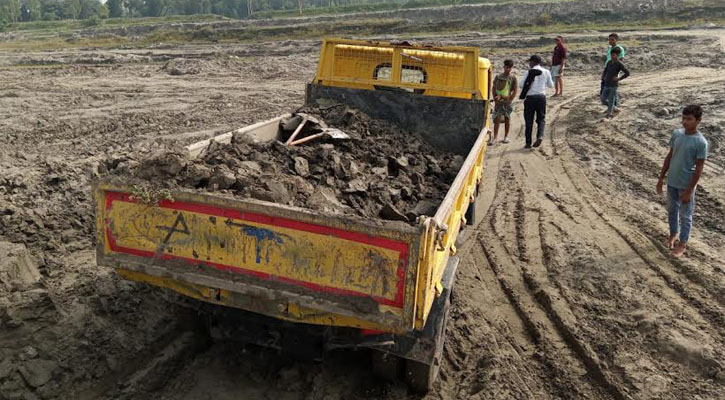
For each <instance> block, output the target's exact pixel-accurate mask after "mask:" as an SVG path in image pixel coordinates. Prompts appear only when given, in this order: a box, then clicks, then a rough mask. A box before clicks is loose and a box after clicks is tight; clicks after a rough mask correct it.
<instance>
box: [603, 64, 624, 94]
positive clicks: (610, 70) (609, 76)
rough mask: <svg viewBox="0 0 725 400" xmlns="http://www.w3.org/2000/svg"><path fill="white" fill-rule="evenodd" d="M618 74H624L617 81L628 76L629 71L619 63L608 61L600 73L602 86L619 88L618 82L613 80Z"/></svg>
mask: <svg viewBox="0 0 725 400" xmlns="http://www.w3.org/2000/svg"><path fill="white" fill-rule="evenodd" d="M620 72H624V75H622V76H621V77H619V81H621V80H622V79H624V78H626V77H628V76H629V70H628V69H627V67H625V66H624V64H622V62H621V61H619V60H617V61H612V60H610V61H609V62H608V63H607V66H606V67H604V72H603V73H602V79H603V80H604V86H609V87H614V86H619V81H616V80H614V78H615V77H617V76H619V73H620Z"/></svg>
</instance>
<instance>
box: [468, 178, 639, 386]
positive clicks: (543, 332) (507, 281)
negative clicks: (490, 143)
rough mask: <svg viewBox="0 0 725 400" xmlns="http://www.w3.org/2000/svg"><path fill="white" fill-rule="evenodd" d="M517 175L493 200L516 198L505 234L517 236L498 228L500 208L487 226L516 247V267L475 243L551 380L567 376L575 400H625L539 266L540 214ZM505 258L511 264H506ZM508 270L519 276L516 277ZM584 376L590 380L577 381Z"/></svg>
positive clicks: (501, 249)
mask: <svg viewBox="0 0 725 400" xmlns="http://www.w3.org/2000/svg"><path fill="white" fill-rule="evenodd" d="M517 172H518V173H516V174H515V175H518V176H517V178H516V179H515V180H514V181H515V182H517V185H516V187H515V189H512V188H511V185H510V183H509V184H508V185H507V189H505V190H504V191H502V193H501V194H500V195H497V197H499V198H505V199H508V200H513V199H512V197H514V196H515V197H516V199H517V200H516V203H515V207H514V209H513V211H514V213H515V215H516V217H515V218H514V225H515V226H514V227H513V229H509V230H508V231H509V232H512V231H513V232H515V236H516V237H515V238H512V237H506V236H505V235H502V234H501V232H500V231H499V230H498V229H497V225H499V223H498V221H497V218H496V216H497V215H500V214H501V212H499V211H500V206H498V207H495V208H493V209H492V211H491V212H490V214H489V215H490V217H489V219H488V222H489V225H490V227H491V229H492V230H493V232H494V233H495V234H496V236H497V237H499V238H501V237H503V238H504V241H505V242H510V241H515V242H517V247H516V249H517V251H518V253H519V254H518V261H519V262H517V261H516V260H515V258H516V255H515V254H513V253H512V252H510V251H506V246H505V244H504V243H498V242H489V241H483V240H482V238H481V235H479V237H478V239H479V243H480V244H481V246H482V248H483V250H484V253H485V254H486V257H487V260H488V262H489V265H490V266H491V268H492V270H493V271H494V273H495V274H496V276H497V279H498V280H499V283H500V285H501V287H502V289H503V291H504V292H505V293H506V295H507V297H508V298H509V301H510V302H511V304H512V305H513V306H514V308H515V309H516V310H517V313H518V314H519V316H520V318H521V319H522V320H523V321H525V322H526V326H527V328H528V330H529V331H530V332H532V336H533V337H534V338H535V340H536V342H537V345H538V346H540V347H541V348H542V349H543V351H544V353H545V355H546V357H547V358H545V360H547V361H548V365H549V367H550V368H551V370H552V372H553V373H554V375H555V378H554V381H556V379H557V378H559V379H560V377H562V376H563V377H565V382H566V383H564V384H563V385H565V386H566V387H567V389H568V390H569V391H570V392H574V393H576V395H575V396H574V397H575V398H580V397H589V396H592V395H594V394H596V397H607V396H602V394H603V393H607V394H608V395H609V396H611V397H613V398H615V399H626V398H628V397H627V396H626V395H625V393H624V392H623V391H622V390H621V389H620V388H619V386H618V385H617V384H615V383H614V379H613V378H612V377H611V376H610V375H609V373H608V372H606V371H605V369H604V368H603V367H602V365H601V363H600V362H599V360H598V358H597V356H596V354H595V353H594V352H593V351H592V350H591V349H590V348H589V346H588V345H587V344H585V343H584V342H582V341H581V340H579V339H578V337H577V334H576V332H577V330H576V328H575V327H574V323H573V322H568V321H575V320H576V318H575V317H574V316H573V314H572V312H571V310H569V309H568V306H567V305H566V304H562V303H563V302H562V301H561V300H560V298H561V297H562V296H561V295H560V294H557V293H556V292H558V290H556V289H554V288H552V287H551V283H550V281H549V279H548V278H547V271H546V268H545V267H544V265H543V264H542V263H541V262H540V261H539V260H542V259H544V250H543V248H542V246H541V243H542V239H541V238H540V236H539V235H540V233H539V232H540V227H539V224H540V219H541V213H542V211H541V210H540V209H539V208H537V207H536V206H534V205H532V204H531V202H530V201H529V200H527V196H526V194H525V191H524V190H523V189H522V188H521V187H520V185H519V184H518V182H521V181H522V180H521V175H522V174H524V169H523V167H521V169H520V170H518V171H517ZM497 192H498V191H497ZM506 192H508V193H506ZM511 192H515V194H513V193H511ZM509 203H511V202H510V201H509ZM508 213H509V212H506V214H508ZM499 228H501V227H499ZM504 230H505V229H504ZM529 244H532V245H531V246H530V245H529ZM502 253H503V254H502ZM507 257H508V259H513V260H512V261H508V262H507ZM517 264H518V265H517ZM512 271H518V274H515V273H514V272H512ZM562 360H563V361H562ZM572 370H573V371H572ZM585 376H586V377H588V379H587V380H585V381H584V382H581V381H580V380H581V379H583V377H585ZM577 381H579V382H580V383H579V384H578V385H576V386H574V387H572V386H570V385H571V384H572V383H573V382H577ZM560 384H562V383H560ZM567 384H568V385H567ZM584 393H587V394H586V395H585V394H584Z"/></svg>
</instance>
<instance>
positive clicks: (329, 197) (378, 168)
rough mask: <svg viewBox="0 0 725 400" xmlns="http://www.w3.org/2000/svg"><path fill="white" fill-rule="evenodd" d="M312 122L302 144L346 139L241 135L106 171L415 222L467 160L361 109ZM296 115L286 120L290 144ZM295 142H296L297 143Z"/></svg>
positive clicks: (334, 111) (315, 112)
mask: <svg viewBox="0 0 725 400" xmlns="http://www.w3.org/2000/svg"><path fill="white" fill-rule="evenodd" d="M300 111H304V113H306V114H308V115H312V116H313V117H314V118H316V119H317V120H319V123H308V124H306V125H305V127H304V128H303V129H302V130H301V132H300V134H298V136H297V138H304V137H306V136H308V135H311V134H314V133H316V132H318V131H319V130H320V128H321V127H323V126H325V125H327V126H329V127H331V128H336V129H339V130H341V131H343V132H345V133H346V134H347V135H348V136H349V139H343V140H340V139H331V138H326V139H323V138H319V139H315V140H311V141H309V142H307V143H305V144H301V145H298V146H287V145H285V144H284V143H282V142H280V141H273V142H267V143H259V142H255V141H253V139H252V138H251V137H250V136H249V135H243V134H237V135H235V136H234V137H233V138H232V141H231V143H230V144H219V143H217V142H213V141H212V144H211V145H210V146H209V147H208V148H207V149H206V150H205V152H204V153H203V154H202V155H201V156H199V157H197V158H195V159H191V158H190V157H189V156H188V155H187V154H186V151H185V150H168V149H166V150H161V151H158V152H156V153H155V154H152V155H151V156H149V157H146V158H143V159H140V160H138V162H136V161H133V160H131V161H129V162H120V163H119V161H118V159H114V160H109V161H107V163H106V167H107V169H108V170H109V171H111V173H112V174H114V175H122V176H125V177H128V176H129V175H130V176H131V177H132V178H133V179H137V180H140V181H142V182H146V183H149V184H150V185H152V186H153V187H158V186H163V187H166V188H179V187H183V188H193V189H198V190H204V191H209V192H222V193H229V194H232V195H234V196H238V197H242V198H253V199H257V200H263V201H269V202H274V203H278V204H285V205H291V206H297V207H303V208H308V209H313V210H318V211H323V212H327V213H335V214H345V215H358V216H362V217H366V218H370V217H373V218H376V217H379V218H382V219H386V220H398V221H405V222H409V223H415V222H416V219H417V218H418V217H419V216H421V215H429V216H431V215H433V214H434V213H435V210H436V209H437V207H438V205H439V204H440V202H441V201H442V199H443V198H444V197H445V194H446V192H447V191H448V188H449V187H450V184H451V183H452V182H453V180H454V179H455V177H456V174H457V173H458V171H459V170H460V168H461V166H462V165H463V161H464V158H463V157H461V156H460V155H456V154H454V153H449V152H445V151H441V150H438V149H436V148H433V147H432V146H430V145H428V144H427V143H425V142H424V141H423V139H421V138H420V137H418V136H416V135H415V134H412V133H409V132H405V131H403V130H401V129H400V128H398V127H396V126H394V125H391V124H390V123H388V122H386V121H381V120H377V119H373V118H371V117H369V116H368V115H366V114H364V113H362V112H360V111H359V110H355V109H351V108H348V107H346V106H342V105H336V106H332V107H329V108H324V109H323V108H315V109H304V110H300ZM298 123H299V117H297V118H294V117H293V118H291V119H288V120H284V121H282V122H281V125H282V128H283V131H284V132H285V134H283V135H282V137H281V138H280V140H285V139H286V137H288V136H289V135H290V134H291V133H292V131H293V130H294V128H295V127H296V126H297V125H298ZM296 140H297V139H296Z"/></svg>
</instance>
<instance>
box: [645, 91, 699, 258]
mask: <svg viewBox="0 0 725 400" xmlns="http://www.w3.org/2000/svg"><path fill="white" fill-rule="evenodd" d="M701 120H702V108H701V107H700V106H698V105H690V106H687V107H685V109H684V110H682V126H683V128H681V129H676V130H675V131H674V132H673V133H672V137H671V138H670V151H669V153H667V157H665V162H664V164H663V165H662V170H661V171H660V176H659V179H658V180H657V193H660V194H662V193H663V190H662V185H663V183H664V179H665V174H667V214H668V220H669V224H670V236H669V238H668V239H667V247H668V248H670V249H672V255H673V256H675V257H680V256H681V255H682V254H684V253H685V250H687V241H688V240H689V238H690V228H691V227H692V214H693V212H694V211H695V189H696V188H697V182H698V181H699V180H700V175H701V174H702V168H703V166H704V165H705V159H706V158H707V140H706V139H705V137H704V136H703V135H702V133H700V131H699V130H698V129H697V126H698V125H699V124H700V121H701ZM678 231H679V233H680V242H679V243H678V244H677V245H676V246H675V241H676V239H677V232H678Z"/></svg>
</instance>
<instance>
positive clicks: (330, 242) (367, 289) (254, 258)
mask: <svg viewBox="0 0 725 400" xmlns="http://www.w3.org/2000/svg"><path fill="white" fill-rule="evenodd" d="M105 196H106V199H105V213H104V214H105V222H104V224H105V231H106V232H105V239H106V240H104V242H105V251H106V253H125V254H130V255H133V256H137V257H148V258H153V259H155V258H161V259H172V260H181V261H186V262H188V263H189V264H191V265H199V264H204V265H207V266H211V267H214V268H216V269H218V270H221V271H226V272H229V273H232V274H241V275H247V276H253V277H256V278H258V279H261V280H270V281H275V282H281V283H284V284H289V285H294V286H298V287H302V288H305V289H307V290H311V291H315V292H323V293H327V294H333V295H342V296H361V297H367V298H372V299H373V300H374V301H375V302H377V303H378V304H379V305H381V306H386V307H385V308H388V307H393V308H403V303H404V291H405V279H406V277H405V274H406V267H407V265H408V247H407V244H406V243H404V242H401V241H395V240H391V239H387V238H381V237H374V236H370V235H366V234H362V233H357V232H351V231H345V230H342V229H336V228H330V227H325V226H320V225H315V224H308V223H304V222H300V221H295V220H291V219H285V218H277V217H270V216H266V215H261V214H255V213H247V212H241V211H238V210H234V209H227V208H221V207H216V206H209V205H204V204H196V203H189V202H180V201H177V202H173V201H167V200H164V201H162V202H161V203H159V205H146V204H142V203H139V202H137V201H135V200H134V199H133V198H132V197H131V196H130V195H128V194H126V193H120V192H105Z"/></svg>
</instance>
